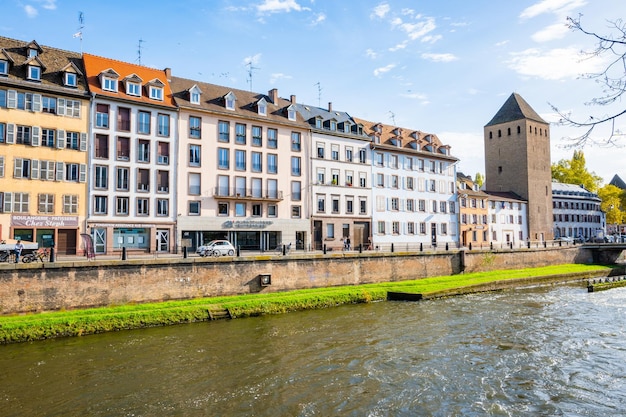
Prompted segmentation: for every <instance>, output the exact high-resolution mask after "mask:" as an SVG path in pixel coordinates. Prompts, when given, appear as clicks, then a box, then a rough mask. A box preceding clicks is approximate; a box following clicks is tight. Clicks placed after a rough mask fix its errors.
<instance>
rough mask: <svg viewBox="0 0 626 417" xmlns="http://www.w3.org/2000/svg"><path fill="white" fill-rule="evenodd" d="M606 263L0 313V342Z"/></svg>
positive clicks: (360, 299)
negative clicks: (9, 313) (142, 302)
mask: <svg viewBox="0 0 626 417" xmlns="http://www.w3.org/2000/svg"><path fill="white" fill-rule="evenodd" d="M610 269H611V268H610V267H604V266H597V265H577V264H576V265H574V264H571V265H570V264H568V265H555V266H549V267H541V268H528V269H523V270H510V271H509V270H504V271H491V272H481V273H471V274H463V275H452V276H442V277H433V278H423V279H417V280H411V281H400V282H385V283H377V284H363V285H355V286H341V287H327V288H315V289H305V290H295V291H289V292H279V293H258V294H246V295H237V296H228V297H211V298H198V299H192V300H182V301H167V302H160V303H145V304H128V305H121V306H110V307H101V308H91V309H84V310H72V311H56V312H46V313H35V314H25V315H14V316H0V343H2V344H6V343H15V342H24V341H31V340H41V339H48V338H54V337H64V336H81V335H86V334H94V333H102V332H108V331H117V330H123V329H137V328H142V327H151V326H162V325H169V324H179V323H190V322H197V321H206V320H209V313H208V311H209V310H211V311H219V310H225V309H227V310H228V311H229V312H230V314H231V315H232V316H233V317H249V316H257V315H261V314H278V313H286V312H290V311H298V310H306V309H317V308H325V307H331V306H336V305H340V304H352V303H368V302H373V301H381V300H385V299H386V297H387V292H388V291H396V292H407V293H419V294H432V293H437V292H440V291H445V290H450V289H460V288H467V287H473V286H476V285H480V284H485V283H491V282H497V281H509V280H515V279H528V278H533V277H546V276H555V275H558V276H563V275H570V276H571V275H577V274H585V273H586V274H593V273H596V272H597V273H598V274H603V273H606V271H607V270H610Z"/></svg>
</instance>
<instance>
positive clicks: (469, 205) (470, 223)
mask: <svg viewBox="0 0 626 417" xmlns="http://www.w3.org/2000/svg"><path fill="white" fill-rule="evenodd" d="M456 178H457V194H458V200H459V228H460V244H461V246H465V247H470V246H471V247H483V246H485V245H489V242H490V241H491V235H490V233H489V211H488V205H489V204H488V203H489V195H488V194H486V193H485V192H483V191H481V190H480V189H479V187H478V185H477V184H475V183H474V181H473V180H472V178H471V177H470V176H466V175H463V173H460V172H458V173H457V174H456Z"/></svg>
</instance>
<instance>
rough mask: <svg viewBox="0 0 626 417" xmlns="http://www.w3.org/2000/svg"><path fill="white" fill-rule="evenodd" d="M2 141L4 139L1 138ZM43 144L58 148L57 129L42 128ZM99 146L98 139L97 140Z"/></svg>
mask: <svg viewBox="0 0 626 417" xmlns="http://www.w3.org/2000/svg"><path fill="white" fill-rule="evenodd" d="M1 134H2V127H1V126H0V137H1V136H2V135H1ZM0 142H2V140H0ZM41 146H47V147H48V148H56V130H55V129H47V128H42V129H41ZM96 146H97V141H96Z"/></svg>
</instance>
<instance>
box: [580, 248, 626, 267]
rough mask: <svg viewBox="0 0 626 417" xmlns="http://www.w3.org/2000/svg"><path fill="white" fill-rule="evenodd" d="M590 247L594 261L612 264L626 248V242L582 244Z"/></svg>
mask: <svg viewBox="0 0 626 417" xmlns="http://www.w3.org/2000/svg"><path fill="white" fill-rule="evenodd" d="M581 246H582V247H583V248H585V249H589V250H590V251H591V254H592V256H593V262H594V263H597V264H603V265H611V264H614V263H616V262H617V258H619V256H620V255H621V254H622V252H623V251H625V250H626V243H591V242H589V243H584V244H582V245H581Z"/></svg>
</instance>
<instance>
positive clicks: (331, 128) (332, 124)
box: [330, 120, 337, 131]
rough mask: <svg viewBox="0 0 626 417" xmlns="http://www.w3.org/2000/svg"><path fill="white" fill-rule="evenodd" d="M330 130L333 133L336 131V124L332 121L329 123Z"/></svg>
mask: <svg viewBox="0 0 626 417" xmlns="http://www.w3.org/2000/svg"><path fill="white" fill-rule="evenodd" d="M330 130H332V131H335V130H337V122H336V121H334V120H331V121H330Z"/></svg>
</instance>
